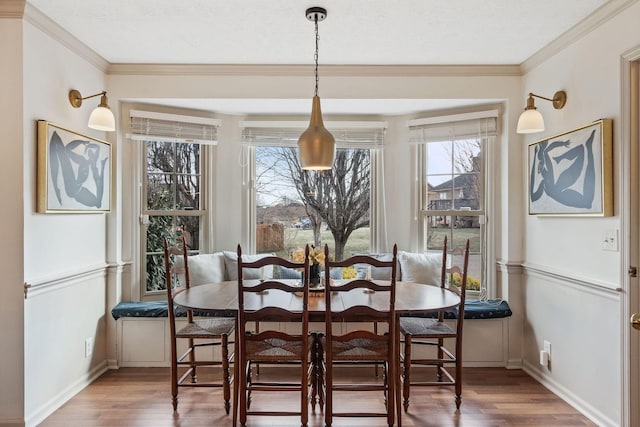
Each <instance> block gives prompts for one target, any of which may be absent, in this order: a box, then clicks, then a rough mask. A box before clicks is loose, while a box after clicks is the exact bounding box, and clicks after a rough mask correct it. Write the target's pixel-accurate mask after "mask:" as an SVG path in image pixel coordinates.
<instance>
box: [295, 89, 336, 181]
mask: <svg viewBox="0 0 640 427" xmlns="http://www.w3.org/2000/svg"><path fill="white" fill-rule="evenodd" d="M298 151H299V156H300V164H301V166H302V169H305V170H328V169H331V168H332V167H333V159H334V157H335V153H336V140H335V139H334V138H333V135H331V133H330V132H329V131H328V130H327V129H326V128H325V127H324V123H323V122H322V111H321V109H320V97H319V96H318V95H315V96H314V97H313V103H312V106H311V119H310V120H309V127H308V128H307V129H306V130H305V131H304V132H302V135H300V138H299V139H298Z"/></svg>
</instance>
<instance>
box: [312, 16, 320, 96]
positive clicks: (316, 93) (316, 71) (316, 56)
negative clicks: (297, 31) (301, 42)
mask: <svg viewBox="0 0 640 427" xmlns="http://www.w3.org/2000/svg"><path fill="white" fill-rule="evenodd" d="M313 21H314V22H315V25H316V53H315V54H314V55H313V59H314V61H315V62H316V69H315V76H316V91H315V96H318V42H319V41H320V35H319V34H318V15H316V16H315V18H314V20H313Z"/></svg>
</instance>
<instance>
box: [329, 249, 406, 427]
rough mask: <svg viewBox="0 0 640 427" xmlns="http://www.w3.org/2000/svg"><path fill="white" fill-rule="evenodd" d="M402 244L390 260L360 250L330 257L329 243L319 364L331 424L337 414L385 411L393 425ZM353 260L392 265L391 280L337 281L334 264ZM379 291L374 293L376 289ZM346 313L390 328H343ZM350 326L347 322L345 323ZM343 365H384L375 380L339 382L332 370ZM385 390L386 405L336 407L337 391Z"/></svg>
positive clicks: (365, 415)
mask: <svg viewBox="0 0 640 427" xmlns="http://www.w3.org/2000/svg"><path fill="white" fill-rule="evenodd" d="M397 252H398V248H397V246H396V245H394V247H393V257H392V259H391V260H390V261H381V260H379V259H376V258H373V257H370V256H366V255H356V256H352V257H350V258H348V259H345V260H343V261H332V260H331V259H330V257H329V248H328V246H325V278H324V280H325V336H324V337H322V338H321V339H320V344H321V348H322V358H321V360H320V364H321V366H322V369H321V371H322V373H323V374H324V378H323V381H322V383H321V390H320V395H321V396H322V397H323V398H324V410H325V425H326V426H331V425H332V423H333V417H363V418H369V417H384V418H386V419H387V423H388V425H389V426H392V425H393V424H394V419H395V417H394V414H395V404H394V402H395V390H396V388H395V387H396V353H395V351H394V348H395V339H396V337H395V333H396V324H395V322H396V315H395V296H396V265H397V263H396V261H397ZM355 264H361V265H369V266H372V267H389V268H391V277H390V279H389V280H377V281H372V280H367V279H354V280H351V281H347V282H344V283H343V282H341V283H335V284H334V283H333V282H332V281H331V278H330V271H331V269H332V268H334V267H349V266H353V265H355ZM374 294H375V295H374ZM347 319H357V322H358V323H357V324H358V325H362V323H361V322H374V323H376V324H377V325H378V326H379V329H381V330H386V332H381V333H376V332H375V331H373V330H372V329H371V328H370V329H355V330H351V329H352V328H350V327H348V329H347V330H346V331H341V328H340V326H344V325H341V324H340V323H344V322H345V320H347ZM344 324H345V325H347V326H350V325H349V322H346V323H344ZM344 365H358V366H360V365H379V366H382V367H383V376H382V379H381V380H379V381H377V382H376V381H374V382H362V383H355V382H349V383H346V382H338V381H337V380H336V376H335V375H334V370H335V368H336V367H338V366H344ZM353 391H360V392H382V393H383V397H384V406H385V407H384V410H382V409H381V410H379V411H375V410H371V411H359V412H358V411H347V410H342V411H336V410H335V401H334V397H335V393H336V392H353Z"/></svg>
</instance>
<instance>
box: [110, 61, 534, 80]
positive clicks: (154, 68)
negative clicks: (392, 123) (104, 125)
mask: <svg viewBox="0 0 640 427" xmlns="http://www.w3.org/2000/svg"><path fill="white" fill-rule="evenodd" d="M312 67H313V66H312V65H260V64H253V65H245V64H130V63H120V64H110V65H109V67H108V70H107V74H113V75H156V76H172V75H181V76H185V75H188V76H202V75H208V76H308V75H311V74H312V70H313V68H312ZM320 68H321V70H322V75H323V76H324V77H327V76H333V77H363V76H367V77H369V76H370V77H427V76H428V77H439V76H443V77H444V76H446V77H451V76H454V77H455V76H459V77H472V76H473V77H478V76H520V75H521V74H522V73H521V70H520V66H519V65H324V66H321V67H320Z"/></svg>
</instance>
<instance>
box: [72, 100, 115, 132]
mask: <svg viewBox="0 0 640 427" xmlns="http://www.w3.org/2000/svg"><path fill="white" fill-rule="evenodd" d="M96 96H100V104H98V106H97V107H96V109H95V110H93V111H92V112H91V115H90V116H89V124H88V126H89V127H90V128H91V129H96V130H103V131H107V132H113V131H114V130H116V118H115V117H114V116H113V112H112V111H111V108H109V104H108V103H107V92H100V93H96V94H95V95H91V96H85V97H84V98H83V97H82V95H81V94H80V92H78V91H77V90H75V89H72V90H70V91H69V103H70V104H71V105H72V106H73V107H74V108H80V107H81V106H82V101H83V100H85V99H89V98H93V97H96Z"/></svg>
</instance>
